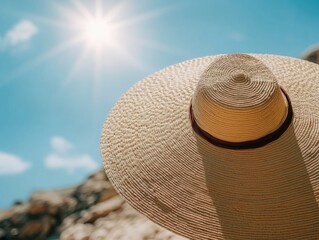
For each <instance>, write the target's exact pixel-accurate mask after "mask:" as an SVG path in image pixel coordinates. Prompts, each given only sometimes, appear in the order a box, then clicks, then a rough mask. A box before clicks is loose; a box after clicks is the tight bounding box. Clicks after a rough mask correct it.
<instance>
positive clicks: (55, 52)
mask: <svg viewBox="0 0 319 240" xmlns="http://www.w3.org/2000/svg"><path fill="white" fill-rule="evenodd" d="M81 41H82V39H81V37H77V38H73V39H70V40H69V41H66V42H64V43H62V44H60V45H58V46H56V47H54V48H52V49H51V50H50V51H48V52H45V53H44V54H41V55H39V56H38V57H36V58H35V59H34V60H32V61H28V62H27V63H25V64H23V65H22V66H20V67H18V68H16V69H15V70H14V73H12V74H11V75H10V76H9V77H7V78H5V79H4V80H3V81H1V86H3V85H5V84H7V83H9V82H11V81H13V80H15V79H16V78H18V77H20V76H21V75H23V74H25V73H27V72H28V71H30V70H32V69H33V68H35V67H38V66H39V65H41V64H43V63H45V62H46V61H48V60H49V59H51V58H53V57H55V56H56V55H58V54H59V53H62V52H64V51H65V50H67V49H69V48H70V47H72V46H74V44H76V43H79V42H81Z"/></svg>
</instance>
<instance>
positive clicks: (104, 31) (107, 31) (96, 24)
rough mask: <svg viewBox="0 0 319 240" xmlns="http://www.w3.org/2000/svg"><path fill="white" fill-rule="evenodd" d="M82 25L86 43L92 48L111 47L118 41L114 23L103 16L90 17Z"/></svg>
mask: <svg viewBox="0 0 319 240" xmlns="http://www.w3.org/2000/svg"><path fill="white" fill-rule="evenodd" d="M81 25H82V26H81V31H82V36H83V38H84V41H85V42H86V43H87V45H88V46H89V47H91V48H98V49H101V48H103V47H111V46H112V45H114V43H115V42H116V41H117V40H118V39H117V34H116V30H115V27H114V23H112V22H110V21H108V20H107V19H106V18H105V17H103V16H94V15H93V16H90V18H88V19H85V20H83V21H81Z"/></svg>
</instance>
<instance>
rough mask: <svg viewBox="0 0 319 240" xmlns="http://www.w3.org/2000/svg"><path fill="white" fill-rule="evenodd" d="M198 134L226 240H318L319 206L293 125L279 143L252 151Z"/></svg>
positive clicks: (209, 184)
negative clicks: (228, 146)
mask: <svg viewBox="0 0 319 240" xmlns="http://www.w3.org/2000/svg"><path fill="white" fill-rule="evenodd" d="M195 136H196V139H197V146H198V151H199V153H200V154H201V157H202V161H203V166H204V170H205V178H206V185H207V189H208V192H209V195H210V197H211V199H212V203H213V205H214V206H213V207H214V208H215V209H216V213H217V215H218V219H219V222H220V225H221V228H222V234H223V236H224V239H319V208H318V204H317V201H316V198H315V194H314V192H313V189H312V186H311V183H310V179H309V175H308V172H307V168H306V166H305V163H304V161H303V157H302V154H301V150H300V148H299V146H298V142H297V139H296V136H295V131H294V127H293V124H291V126H290V127H289V128H288V129H287V130H286V132H285V133H284V134H283V135H282V136H281V137H280V138H279V139H278V140H276V141H278V144H277V143H276V144H272V143H270V144H272V145H271V146H265V147H261V148H256V149H253V150H252V149H250V150H244V151H243V150H229V149H222V148H220V147H216V146H214V145H212V144H210V143H208V142H207V141H206V140H204V139H202V138H201V137H199V136H197V135H196V134H195ZM283 146H284V148H285V149H283ZM256 156H259V157H256Z"/></svg>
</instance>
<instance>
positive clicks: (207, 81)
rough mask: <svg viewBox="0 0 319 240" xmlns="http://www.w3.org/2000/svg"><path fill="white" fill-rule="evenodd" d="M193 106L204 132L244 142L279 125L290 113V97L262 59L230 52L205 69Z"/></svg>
mask: <svg viewBox="0 0 319 240" xmlns="http://www.w3.org/2000/svg"><path fill="white" fill-rule="evenodd" d="M192 109H193V113H194V117H195V121H196V123H197V125H198V126H199V127H200V128H201V129H203V130H204V131H205V132H207V133H209V134H210V135H212V136H214V137H215V138H218V139H220V140H223V141H228V142H245V141H253V140H256V139H259V138H261V137H263V136H265V135H267V134H270V133H272V132H274V131H275V130H276V129H278V128H279V127H280V126H281V124H282V122H283V121H284V120H285V117H286V115H287V100H286V98H285V96H284V95H283V94H282V91H281V89H280V86H279V84H278V82H277V80H276V78H275V76H274V75H273V74H272V72H271V71H270V70H269V69H268V68H267V67H266V66H265V65H264V64H263V63H262V62H261V61H260V60H257V59H256V58H254V57H252V56H250V55H246V54H229V55H225V56H222V57H220V58H219V59H217V60H216V61H214V62H212V63H211V64H210V65H209V66H208V67H207V68H206V70H205V71H204V72H203V74H202V75H201V77H200V80H199V82H198V85H197V88H196V90H195V93H194V95H193V98H192Z"/></svg>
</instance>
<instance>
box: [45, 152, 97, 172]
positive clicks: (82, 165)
mask: <svg viewBox="0 0 319 240" xmlns="http://www.w3.org/2000/svg"><path fill="white" fill-rule="evenodd" d="M45 164H46V166H47V167H48V168H52V169H59V168H60V169H65V170H67V171H68V172H69V173H72V172H74V170H76V169H86V170H88V171H93V170H96V169H97V168H98V165H97V163H96V162H95V161H94V160H93V159H92V158H91V157H90V156H89V155H87V154H84V155H79V156H73V157H72V156H71V157H68V156H61V155H58V154H50V155H48V156H47V157H46V159H45Z"/></svg>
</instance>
